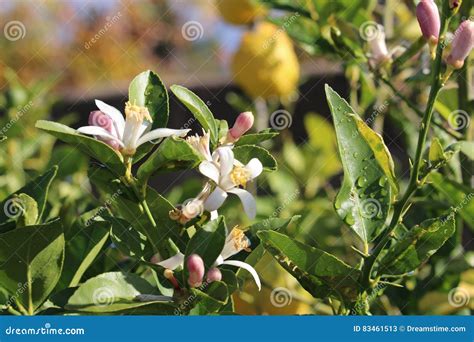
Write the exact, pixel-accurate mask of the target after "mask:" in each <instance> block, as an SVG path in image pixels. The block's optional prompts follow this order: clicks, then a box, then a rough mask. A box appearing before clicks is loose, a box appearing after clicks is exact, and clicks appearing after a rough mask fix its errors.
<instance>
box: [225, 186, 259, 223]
mask: <svg viewBox="0 0 474 342" xmlns="http://www.w3.org/2000/svg"><path fill="white" fill-rule="evenodd" d="M227 191H228V192H230V193H232V194H234V195H237V196H239V198H240V200H241V201H242V205H243V206H244V211H245V213H246V214H247V216H248V217H249V218H251V219H253V218H255V216H256V215H257V204H256V203H255V198H253V196H252V194H251V193H250V192H248V191H247V190H244V189H239V188H234V189H231V190H227Z"/></svg>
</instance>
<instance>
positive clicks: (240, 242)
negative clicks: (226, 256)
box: [231, 227, 250, 252]
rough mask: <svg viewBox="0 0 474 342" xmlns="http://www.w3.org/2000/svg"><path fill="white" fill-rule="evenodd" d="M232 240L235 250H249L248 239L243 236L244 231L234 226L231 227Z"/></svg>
mask: <svg viewBox="0 0 474 342" xmlns="http://www.w3.org/2000/svg"><path fill="white" fill-rule="evenodd" d="M231 235H232V242H233V243H234V247H235V249H236V250H238V251H241V250H245V251H247V252H248V251H249V247H250V240H249V239H248V238H247V237H246V236H245V234H244V231H243V230H242V229H239V228H237V227H235V228H234V229H232V232H231Z"/></svg>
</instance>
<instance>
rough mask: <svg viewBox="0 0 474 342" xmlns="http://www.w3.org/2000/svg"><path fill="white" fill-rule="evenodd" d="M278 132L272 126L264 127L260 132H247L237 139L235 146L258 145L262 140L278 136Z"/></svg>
mask: <svg viewBox="0 0 474 342" xmlns="http://www.w3.org/2000/svg"><path fill="white" fill-rule="evenodd" d="M278 134H279V133H278V132H276V131H275V130H272V129H270V128H268V129H264V130H263V131H260V132H258V133H250V134H245V135H243V136H241V137H240V139H239V140H237V142H236V143H235V146H242V145H257V144H260V143H261V142H264V141H267V140H270V139H273V138H275V137H276V136H278Z"/></svg>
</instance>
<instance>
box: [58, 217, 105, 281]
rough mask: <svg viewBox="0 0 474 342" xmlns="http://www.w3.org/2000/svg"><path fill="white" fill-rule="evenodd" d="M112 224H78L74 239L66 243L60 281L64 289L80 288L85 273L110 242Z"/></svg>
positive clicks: (102, 222)
mask: <svg viewBox="0 0 474 342" xmlns="http://www.w3.org/2000/svg"><path fill="white" fill-rule="evenodd" d="M109 231H110V223H109V222H106V221H98V220H88V221H86V224H84V225H83V224H81V223H79V222H76V223H75V224H74V226H73V235H72V238H70V239H68V240H67V241H66V249H65V259H64V265H65V266H64V270H63V272H62V274H61V279H60V280H59V285H60V286H61V287H62V288H65V287H74V286H78V285H79V283H80V282H81V279H82V277H83V275H84V273H85V272H86V271H87V270H88V268H89V267H90V266H91V265H92V263H93V262H94V260H95V259H96V258H97V257H98V256H99V255H100V253H101V251H102V250H103V247H104V246H105V245H106V243H107V242H109V241H110V240H109Z"/></svg>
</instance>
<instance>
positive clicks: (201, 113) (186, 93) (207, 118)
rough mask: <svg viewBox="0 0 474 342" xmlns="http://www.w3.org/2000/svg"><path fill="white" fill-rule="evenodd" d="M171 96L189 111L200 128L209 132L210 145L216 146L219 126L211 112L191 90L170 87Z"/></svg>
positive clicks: (177, 86)
mask: <svg viewBox="0 0 474 342" xmlns="http://www.w3.org/2000/svg"><path fill="white" fill-rule="evenodd" d="M170 89H171V91H172V92H173V94H175V95H176V97H177V98H178V99H179V100H180V101H181V102H182V103H183V104H184V105H185V106H186V107H187V108H188V109H189V110H190V111H191V113H192V114H193V115H194V117H195V118H196V120H197V121H198V122H199V123H200V124H201V126H202V127H203V128H204V129H205V130H206V131H209V133H210V135H211V142H212V144H216V143H217V141H218V139H219V124H218V122H217V120H216V119H215V118H214V115H212V113H211V111H210V110H209V108H208V107H207V105H206V104H205V103H204V101H203V100H201V99H200V98H199V97H198V96H197V95H196V94H194V93H193V92H192V91H191V90H189V89H186V88H185V87H182V86H179V85H172V86H171V87H170Z"/></svg>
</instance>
